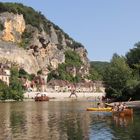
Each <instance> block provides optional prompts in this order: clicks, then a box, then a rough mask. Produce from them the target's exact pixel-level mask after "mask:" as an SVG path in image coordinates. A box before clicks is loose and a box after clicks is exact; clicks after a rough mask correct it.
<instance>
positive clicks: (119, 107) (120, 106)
mask: <svg viewBox="0 0 140 140" xmlns="http://www.w3.org/2000/svg"><path fill="white" fill-rule="evenodd" d="M126 108H127V106H126V104H125V103H122V102H119V103H118V104H117V103H114V106H113V111H124V110H125V109H126Z"/></svg>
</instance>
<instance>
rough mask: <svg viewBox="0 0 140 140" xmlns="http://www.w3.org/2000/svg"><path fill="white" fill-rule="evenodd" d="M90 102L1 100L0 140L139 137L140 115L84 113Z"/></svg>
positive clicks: (88, 139) (74, 139)
mask: <svg viewBox="0 0 140 140" xmlns="http://www.w3.org/2000/svg"><path fill="white" fill-rule="evenodd" d="M87 107H89V102H77V101H73V102H37V103H36V102H18V103H16V102H15V103H0V118H1V119H0V140H39V139H40V140H90V139H91V140H96V139H97V140H98V139H108V140H109V139H126V138H127V139H134V138H140V136H139V133H137V131H136V130H140V117H139V114H140V113H139V112H138V111H136V113H137V112H138V114H134V118H132V117H131V118H128V117H127V118H126V117H125V118H120V117H118V116H112V114H111V113H99V112H87V111H86V108H87Z"/></svg>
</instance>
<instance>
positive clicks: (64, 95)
mask: <svg viewBox="0 0 140 140" xmlns="http://www.w3.org/2000/svg"><path fill="white" fill-rule="evenodd" d="M37 93H39V92H26V93H24V98H25V101H31V100H32V99H34V98H35V96H36V95H37ZM40 93H41V94H45V95H46V96H48V97H49V98H50V101H70V100H97V101H99V100H101V98H102V96H105V93H103V92H76V93H75V94H76V96H75V95H74V94H73V95H72V96H71V97H70V95H71V92H56V91H50V92H49V91H48V92H40Z"/></svg>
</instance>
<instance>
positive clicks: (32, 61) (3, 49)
mask: <svg viewBox="0 0 140 140" xmlns="http://www.w3.org/2000/svg"><path fill="white" fill-rule="evenodd" d="M17 5H18V4H17ZM18 6H20V5H18ZM22 8H23V7H22ZM37 15H39V14H38V13H37ZM39 18H40V21H42V23H39V25H38V24H36V26H34V25H33V24H32V23H29V21H27V17H26V14H25V13H24V16H23V14H22V12H18V13H11V12H7V11H5V12H1V13H0V24H2V25H3V27H4V28H3V30H0V61H1V60H2V59H3V58H4V59H7V60H8V61H12V62H16V63H17V64H18V65H19V67H22V68H24V69H25V70H26V71H27V72H28V73H30V74H31V73H34V74H36V73H37V72H38V71H39V70H43V69H46V68H49V69H50V70H56V69H57V68H58V65H59V64H61V63H65V51H67V50H72V51H76V52H77V53H78V54H79V56H80V58H81V61H82V62H83V65H82V66H81V67H80V68H78V69H76V70H75V68H74V70H75V71H78V72H79V73H80V74H81V75H82V77H83V75H87V74H88V72H89V66H90V65H89V61H88V58H87V51H86V49H85V48H84V47H83V46H82V45H81V44H80V43H77V42H75V41H74V40H73V39H72V38H70V37H69V36H68V35H67V34H66V33H64V32H63V30H61V29H60V28H59V27H58V26H56V25H54V24H53V23H52V22H50V21H49V20H47V19H45V18H44V16H42V15H41V17H39ZM41 18H43V19H41ZM78 72H77V73H78Z"/></svg>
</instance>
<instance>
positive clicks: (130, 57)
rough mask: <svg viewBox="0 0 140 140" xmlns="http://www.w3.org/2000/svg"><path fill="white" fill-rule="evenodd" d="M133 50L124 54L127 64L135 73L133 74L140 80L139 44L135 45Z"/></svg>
mask: <svg viewBox="0 0 140 140" xmlns="http://www.w3.org/2000/svg"><path fill="white" fill-rule="evenodd" d="M134 46H135V48H133V49H130V51H129V52H128V53H127V54H126V58H127V63H128V64H129V66H130V67H131V68H132V69H133V70H134V71H135V74H138V75H137V76H138V77H139V78H140V42H138V43H136V44H135V45H134Z"/></svg>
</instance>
